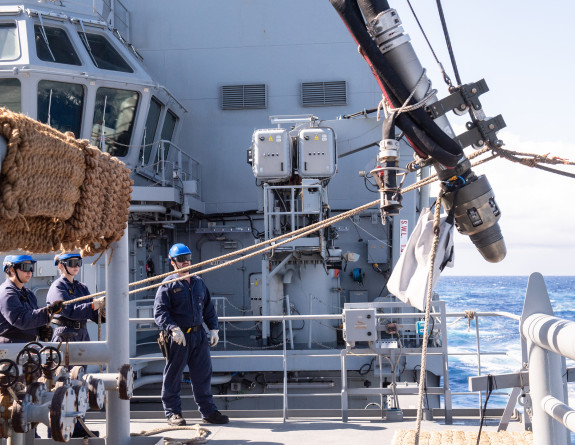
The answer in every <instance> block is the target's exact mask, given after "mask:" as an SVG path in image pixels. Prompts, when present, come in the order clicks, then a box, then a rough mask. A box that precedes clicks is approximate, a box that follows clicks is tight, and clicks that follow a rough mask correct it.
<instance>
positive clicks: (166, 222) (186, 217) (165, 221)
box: [142, 215, 190, 224]
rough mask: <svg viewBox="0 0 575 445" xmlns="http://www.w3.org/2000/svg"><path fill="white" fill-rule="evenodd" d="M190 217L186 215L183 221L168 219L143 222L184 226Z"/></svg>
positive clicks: (144, 222) (143, 222)
mask: <svg viewBox="0 0 575 445" xmlns="http://www.w3.org/2000/svg"><path fill="white" fill-rule="evenodd" d="M189 218H190V215H184V217H183V218H182V219H166V220H164V221H142V224H183V223H187V222H188V219H189Z"/></svg>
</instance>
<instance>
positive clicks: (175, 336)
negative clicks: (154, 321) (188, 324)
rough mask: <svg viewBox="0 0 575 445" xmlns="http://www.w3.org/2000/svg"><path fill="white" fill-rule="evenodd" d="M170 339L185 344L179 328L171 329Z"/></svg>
mask: <svg viewBox="0 0 575 445" xmlns="http://www.w3.org/2000/svg"><path fill="white" fill-rule="evenodd" d="M172 340H174V341H175V342H176V343H177V344H179V345H184V346H186V336H185V335H184V333H183V332H182V330H181V329H180V328H174V329H172Z"/></svg>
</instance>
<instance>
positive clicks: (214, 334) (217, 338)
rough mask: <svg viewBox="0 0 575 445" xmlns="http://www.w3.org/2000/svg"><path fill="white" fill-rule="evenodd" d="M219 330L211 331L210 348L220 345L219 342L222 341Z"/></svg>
mask: <svg viewBox="0 0 575 445" xmlns="http://www.w3.org/2000/svg"><path fill="white" fill-rule="evenodd" d="M218 332H219V331H218V330H217V329H211V330H210V346H212V347H214V346H216V345H217V344H218V341H220V336H219V335H218Z"/></svg>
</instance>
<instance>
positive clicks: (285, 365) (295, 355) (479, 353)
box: [130, 312, 519, 420]
mask: <svg viewBox="0 0 575 445" xmlns="http://www.w3.org/2000/svg"><path fill="white" fill-rule="evenodd" d="M433 315H434V316H439V315H440V314H439V313H434V314H433ZM465 315H466V313H465V312H450V313H445V315H444V317H445V318H463V317H465ZM398 316H401V314H399V313H393V314H389V313H385V314H381V315H378V317H382V318H389V317H392V318H397V317H398ZM403 316H404V317H411V318H418V316H421V314H419V313H405V314H403ZM474 316H475V321H476V329H475V335H476V342H475V344H476V348H475V350H470V351H458V352H449V343H447V344H448V348H447V351H448V352H447V355H448V357H450V356H469V355H472V356H475V357H476V359H477V363H478V367H477V369H478V375H481V372H482V369H481V357H485V356H489V355H506V354H507V353H506V351H484V350H482V349H481V342H480V330H479V323H477V319H478V318H479V317H481V318H485V317H504V318H510V319H513V320H518V319H519V317H518V316H516V315H514V314H510V313H508V312H475V313H474ZM298 320H309V321H314V320H315V321H320V320H338V321H341V320H342V315H339V314H332V315H290V316H287V315H284V316H226V317H220V318H219V321H220V323H222V327H224V326H225V325H226V323H233V322H256V323H257V322H265V321H268V322H271V321H273V322H280V323H281V327H282V342H281V345H277V347H281V349H276V350H273V351H265V352H264V348H262V349H261V354H258V353H257V352H256V353H254V352H255V351H254V350H249V351H245V352H241V351H239V350H238V349H232V350H230V348H229V346H230V345H231V344H230V341H229V337H228V340H227V341H226V344H225V347H226V348H227V349H226V350H225V351H220V350H215V351H212V353H211V355H212V359H213V360H234V359H241V358H246V357H249V358H250V359H257V358H265V359H266V360H278V361H281V366H280V367H279V369H280V370H281V371H280V372H282V374H283V381H282V383H281V392H280V393H266V394H239V393H238V394H236V393H234V394H221V395H214V397H215V398H230V397H233V398H234V399H242V398H254V397H262V398H263V397H281V398H282V408H281V410H282V415H283V419H284V420H285V419H287V418H288V399H289V398H291V397H302V396H305V397H310V398H313V397H326V396H333V397H338V398H341V393H340V392H332V393H329V392H316V393H305V394H301V393H288V387H289V380H288V372H289V371H290V370H291V367H290V365H291V364H292V363H290V362H292V361H297V360H298V359H301V358H305V359H306V361H308V359H319V360H325V359H329V358H333V359H337V360H339V361H340V363H341V362H342V360H341V354H342V351H344V350H345V347H343V346H342V347H338V348H330V349H329V351H334V352H333V353H330V352H327V351H326V352H324V351H325V350H322V353H321V354H319V353H318V352H317V350H314V349H311V350H309V349H308V350H304V349H296V350H292V349H289V348H288V339H289V327H288V323H289V322H291V321H298ZM130 323H152V324H153V323H154V319H153V318H131V319H130ZM442 330H443V329H442ZM224 335H225V334H224ZM443 341H446V339H443ZM232 347H233V345H232ZM417 350H418V349H417V348H405V350H404V351H403V353H405V354H406V355H416V354H417V353H418V352H417ZM163 360H164V359H163V357H162V356H161V355H160V354H159V351H158V355H157V356H149V355H148V356H146V357H132V358H131V362H132V363H134V364H135V363H138V367H139V368H142V367H143V366H144V363H145V362H146V361H163ZM232 368H233V367H231V368H230V369H232ZM310 370H313V367H312V366H310ZM342 370H343V365H342V368H340V369H339V371H340V372H341V371H342ZM436 392H437V393H438V394H440V395H441V394H444V393H442V392H439V391H436ZM475 394H479V397H480V399H479V402H480V405H481V391H457V392H451V395H452V396H469V395H475ZM142 397H143V398H146V399H149V398H154V397H153V396H148V395H146V396H142ZM157 397H159V395H158V396H157ZM136 398H139V397H138V396H136ZM447 400H448V404H449V405H451V400H450V398H448V399H447ZM444 408H445V412H447V411H451V410H452V407H451V406H444ZM477 412H479V411H477Z"/></svg>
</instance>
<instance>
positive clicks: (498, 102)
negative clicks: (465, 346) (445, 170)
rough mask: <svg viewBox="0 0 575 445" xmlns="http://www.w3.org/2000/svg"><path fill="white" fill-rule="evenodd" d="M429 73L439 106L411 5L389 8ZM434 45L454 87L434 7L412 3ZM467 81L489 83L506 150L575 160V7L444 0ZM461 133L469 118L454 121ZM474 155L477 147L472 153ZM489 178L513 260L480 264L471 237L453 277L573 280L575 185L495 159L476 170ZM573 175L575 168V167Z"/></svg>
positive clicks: (435, 74) (564, 1)
mask: <svg viewBox="0 0 575 445" xmlns="http://www.w3.org/2000/svg"><path fill="white" fill-rule="evenodd" d="M390 4H391V6H392V7H394V8H395V9H397V10H398V13H399V15H400V17H401V19H402V21H403V25H404V29H405V31H406V32H407V33H408V34H409V35H410V36H411V38H412V43H413V45H414V47H415V50H416V52H417V54H418V56H419V58H420V60H421V61H422V63H423V65H424V66H425V67H427V69H428V75H429V77H430V78H431V79H432V80H433V84H434V87H435V88H438V89H439V94H438V96H439V97H440V98H442V97H445V96H446V95H447V91H446V88H445V86H444V85H445V84H444V83H443V80H442V78H441V75H440V73H439V69H438V68H437V65H436V63H435V61H434V59H433V57H432V55H431V52H430V51H429V49H428V47H427V44H426V43H425V41H424V40H423V37H422V36H421V32H420V31H419V28H418V27H417V25H416V24H415V22H414V20H413V16H412V14H411V11H410V9H409V7H408V5H407V2H406V1H405V0H402V1H393V2H392V1H390ZM412 5H413V7H414V9H415V11H416V13H417V14H418V17H419V20H420V21H421V22H422V25H423V26H424V29H425V31H426V33H427V34H428V38H429V39H430V40H431V43H432V45H433V47H434V49H435V52H436V53H437V54H438V57H439V59H440V61H441V62H442V63H443V65H444V66H445V68H446V69H447V72H448V74H449V75H450V77H451V78H452V79H453V81H454V83H455V80H454V79H455V76H454V75H453V70H452V69H451V63H450V60H449V56H448V53H447V50H446V45H445V40H444V37H443V33H442V29H441V24H440V21H439V16H438V13H437V9H436V2H435V1H431V0H412ZM442 5H443V9H444V13H445V16H446V20H447V25H448V29H449V33H450V37H451V41H452V46H453V49H454V52H455V57H456V60H457V65H458V68H459V72H460V75H461V78H462V82H463V83H468V82H473V81H477V80H479V79H481V78H484V79H485V80H486V82H487V85H488V86H489V89H490V91H489V92H488V93H486V94H484V95H483V96H481V101H482V104H483V109H484V111H485V113H486V115H487V116H495V115H497V114H501V115H503V118H504V119H505V122H506V124H507V128H505V129H504V130H502V131H501V132H500V133H499V137H500V139H502V140H503V141H504V142H505V144H506V148H507V149H510V150H514V151H519V152H528V153H539V154H547V153H550V154H551V155H556V156H560V157H564V158H568V159H569V160H571V161H575V139H574V138H573V136H572V135H573V127H575V112H574V111H573V107H572V105H571V104H570V102H571V95H572V88H573V85H574V82H573V78H574V77H575V70H574V68H575V64H574V63H573V59H574V54H575V26H574V25H573V23H572V18H573V17H574V16H575V2H572V1H570V0H569V1H568V0H561V1H553V2H545V3H544V4H538V3H535V2H529V1H519V0H505V1H501V0H497V1H495V0H487V1H486V0H484V1H465V0H442ZM449 120H450V121H451V123H452V125H453V127H454V128H455V130H456V132H457V133H460V132H462V131H463V129H464V124H465V122H466V119H463V118H457V117H456V116H455V115H453V114H450V115H449ZM470 152H472V149H471V148H468V149H466V153H468V154H469V153H470ZM474 171H475V172H476V173H478V174H486V175H487V178H488V179H489V182H490V183H491V186H492V188H493V190H494V192H495V196H496V199H497V202H498V204H499V206H500V208H501V210H502V218H501V221H500V225H501V229H502V232H503V235H504V238H505V241H506V244H507V250H508V253H507V257H506V258H505V259H504V260H503V261H502V262H501V263H498V264H490V263H487V262H486V261H485V260H483V259H482V257H481V256H480V254H479V253H478V252H477V251H476V249H475V247H474V246H473V244H472V243H471V241H470V240H469V238H468V237H465V236H461V235H459V234H457V236H456V252H455V266H454V268H453V269H447V270H446V271H445V272H444V274H445V275H529V274H530V273H532V272H536V271H537V272H541V273H542V274H543V275H575V224H574V221H575V205H574V203H575V197H574V196H573V193H572V191H575V179H570V178H566V177H561V176H558V175H554V174H550V173H545V172H542V171H539V170H535V169H531V168H528V167H524V166H520V165H516V164H513V163H511V162H509V161H505V160H502V159H497V160H494V161H491V162H489V163H487V164H484V165H482V166H479V167H476V168H475V169H474ZM568 171H570V172H571V173H575V166H571V167H569V168H568Z"/></svg>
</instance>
